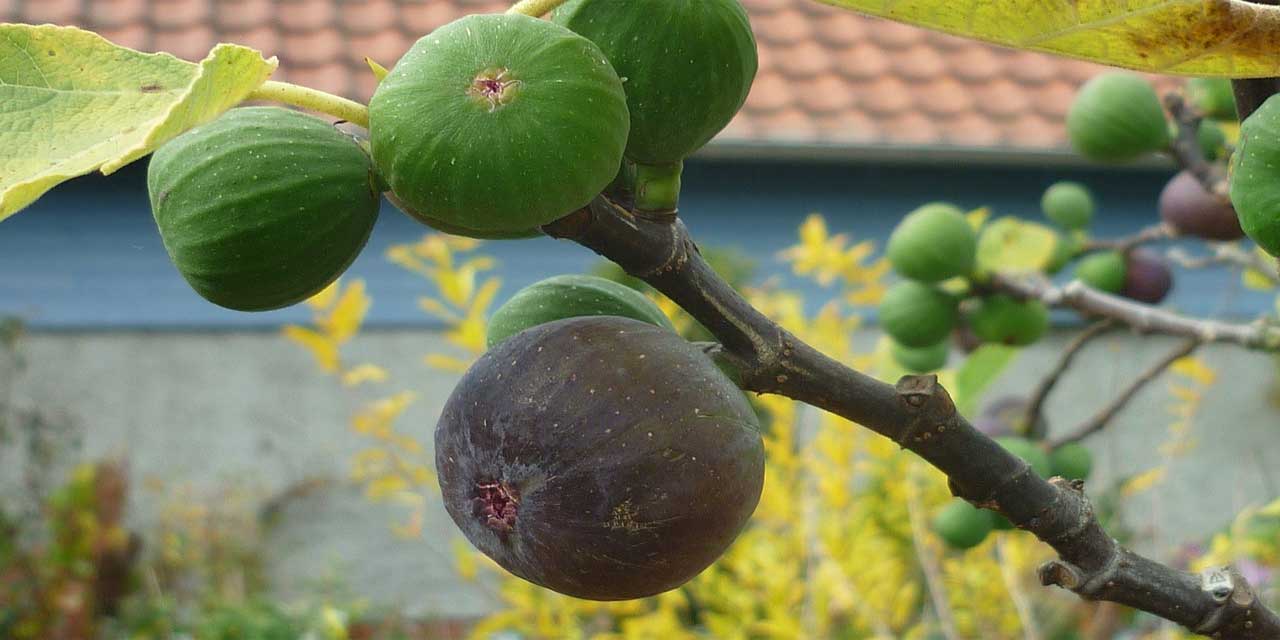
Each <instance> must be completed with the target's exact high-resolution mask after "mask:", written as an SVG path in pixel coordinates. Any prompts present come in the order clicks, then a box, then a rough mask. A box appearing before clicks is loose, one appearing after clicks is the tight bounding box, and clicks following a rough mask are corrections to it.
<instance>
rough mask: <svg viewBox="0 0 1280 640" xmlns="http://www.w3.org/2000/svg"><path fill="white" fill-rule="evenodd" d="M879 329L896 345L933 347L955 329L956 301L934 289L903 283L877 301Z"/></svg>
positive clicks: (919, 283)
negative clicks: (895, 342)
mask: <svg viewBox="0 0 1280 640" xmlns="http://www.w3.org/2000/svg"><path fill="white" fill-rule="evenodd" d="M879 313H880V327H881V328H882V329H884V332H885V333H887V334H889V337H891V338H893V339H894V340H895V341H897V342H898V343H899V344H902V345H904V346H907V347H913V348H921V347H929V346H932V345H936V344H938V343H939V342H941V341H942V340H943V339H945V338H946V337H947V336H948V334H950V333H951V329H953V328H954V327H955V325H956V320H957V316H958V311H957V307H956V299H955V298H954V297H952V296H951V295H950V294H948V293H946V292H944V291H942V290H941V289H938V288H937V287H934V286H931V285H927V284H924V283H922V282H916V281H914V280H904V281H902V282H899V283H898V284H895V285H893V286H892V287H890V288H889V290H888V291H887V292H886V293H885V295H884V298H882V299H881V300H880V307H879Z"/></svg>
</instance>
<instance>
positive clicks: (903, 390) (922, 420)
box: [895, 375, 956, 448]
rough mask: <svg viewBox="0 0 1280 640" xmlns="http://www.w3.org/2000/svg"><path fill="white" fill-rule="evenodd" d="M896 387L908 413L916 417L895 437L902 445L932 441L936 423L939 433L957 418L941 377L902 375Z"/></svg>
mask: <svg viewBox="0 0 1280 640" xmlns="http://www.w3.org/2000/svg"><path fill="white" fill-rule="evenodd" d="M896 388H897V391H898V397H899V398H900V399H901V400H902V403H903V405H904V406H905V407H906V409H907V413H909V414H911V416H912V418H913V419H912V420H911V424H910V425H908V426H907V428H905V429H903V430H902V431H901V432H899V433H898V435H897V437H896V438H895V440H896V441H897V443H898V445H899V446H901V447H903V448H907V443H908V442H911V441H915V442H921V441H923V440H929V439H931V438H932V437H933V428H932V427H933V425H938V433H942V432H944V431H946V425H947V423H948V422H949V421H950V420H952V419H953V418H955V415H956V405H955V402H953V401H952V400H951V395H950V394H948V393H947V390H946V389H944V388H943V387H942V385H940V384H938V376H934V375H928V376H903V377H902V379H901V380H899V381H898V384H897V387H896Z"/></svg>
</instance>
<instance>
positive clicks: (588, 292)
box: [485, 274, 676, 348]
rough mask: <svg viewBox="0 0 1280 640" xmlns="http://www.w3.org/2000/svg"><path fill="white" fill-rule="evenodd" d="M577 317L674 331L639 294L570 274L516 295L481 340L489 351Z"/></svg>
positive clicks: (606, 282)
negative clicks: (638, 323)
mask: <svg viewBox="0 0 1280 640" xmlns="http://www.w3.org/2000/svg"><path fill="white" fill-rule="evenodd" d="M579 316H621V317H624V318H631V319H633V320H639V321H641V322H647V323H649V324H651V325H654V326H656V327H662V328H664V329H668V330H670V331H673V332H674V331H675V330H676V329H675V327H673V326H672V325H671V321H670V320H668V319H667V316H666V314H664V313H662V310H661V309H659V308H658V305H656V304H654V303H653V301H651V300H649V298H646V297H645V295H644V294H643V293H640V292H639V291H636V290H635V289H632V288H631V287H628V286H626V285H623V284H618V283H617V282H614V281H612V280H606V279H604V278H600V277H596V276H587V275H576V274H571V275H563V276H554V277H551V278H547V279H546V280H540V281H538V282H535V283H533V284H531V285H529V286H527V287H525V288H523V289H521V290H519V291H517V292H516V293H515V295H513V296H511V298H510V299H509V300H507V301H506V302H504V303H503V304H502V306H501V307H498V310H497V311H495V312H493V316H492V317H490V318H489V324H488V326H487V327H486V330H485V339H486V341H487V342H488V344H489V347H490V348H492V347H493V346H494V345H496V344H498V343H499V342H502V341H503V340H506V339H507V338H509V337H511V336H513V335H515V334H517V333H520V332H521V331H524V330H525V329H528V328H529V327H534V326H537V325H540V324H544V323H547V322H552V321H555V320H561V319H563V318H576V317H579Z"/></svg>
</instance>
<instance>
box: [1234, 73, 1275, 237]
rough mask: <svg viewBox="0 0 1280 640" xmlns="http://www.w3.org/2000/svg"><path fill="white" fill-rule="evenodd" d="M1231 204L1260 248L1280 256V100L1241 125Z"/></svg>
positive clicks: (1269, 101) (1269, 100)
mask: <svg viewBox="0 0 1280 640" xmlns="http://www.w3.org/2000/svg"><path fill="white" fill-rule="evenodd" d="M1231 164H1232V171H1231V204H1233V205H1234V206H1235V209H1236V214H1237V215H1238V216H1239V217H1240V227H1241V228H1242V229H1244V232H1245V234H1247V235H1248V236H1249V237H1250V238H1251V239H1252V240H1253V241H1254V242H1256V243H1258V246H1260V247H1262V248H1263V249H1264V250H1265V251H1266V252H1267V253H1270V254H1271V255H1273V256H1280V214H1278V213H1277V212H1280V96H1271V97H1270V98H1267V101H1266V102H1264V103H1262V106H1260V107H1258V110H1257V111H1254V112H1253V113H1252V114H1251V115H1250V116H1249V117H1248V118H1245V120H1244V122H1243V123H1242V124H1241V125H1240V142H1239V143H1238V145H1237V147H1236V152H1235V153H1234V154H1232V156H1231Z"/></svg>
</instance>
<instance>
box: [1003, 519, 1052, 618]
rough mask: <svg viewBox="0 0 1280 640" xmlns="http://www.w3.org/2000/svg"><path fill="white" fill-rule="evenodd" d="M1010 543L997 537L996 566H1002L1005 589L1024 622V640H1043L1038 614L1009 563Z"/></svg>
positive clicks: (1006, 539) (1005, 538)
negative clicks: (1037, 619)
mask: <svg viewBox="0 0 1280 640" xmlns="http://www.w3.org/2000/svg"><path fill="white" fill-rule="evenodd" d="M1008 542H1009V540H1008V538H1007V537H1006V536H1003V535H998V536H996V564H999V565H1000V574H1001V576H1002V577H1003V578H1004V588H1005V589H1006V590H1007V591H1008V592H1009V599H1010V600H1012V601H1013V609H1014V611H1017V612H1018V618H1019V619H1021V620H1022V640H1041V638H1042V637H1043V636H1042V635H1041V633H1040V625H1039V623H1037V622H1036V612H1035V610H1034V609H1032V608H1031V603H1030V602H1028V601H1027V594H1025V593H1023V591H1022V586H1021V585H1019V584H1018V576H1016V575H1014V573H1013V566H1012V565H1011V564H1010V562H1009V554H1008V551H1007V550H1006V549H1005V547H1006V546H1007V545H1008Z"/></svg>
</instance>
